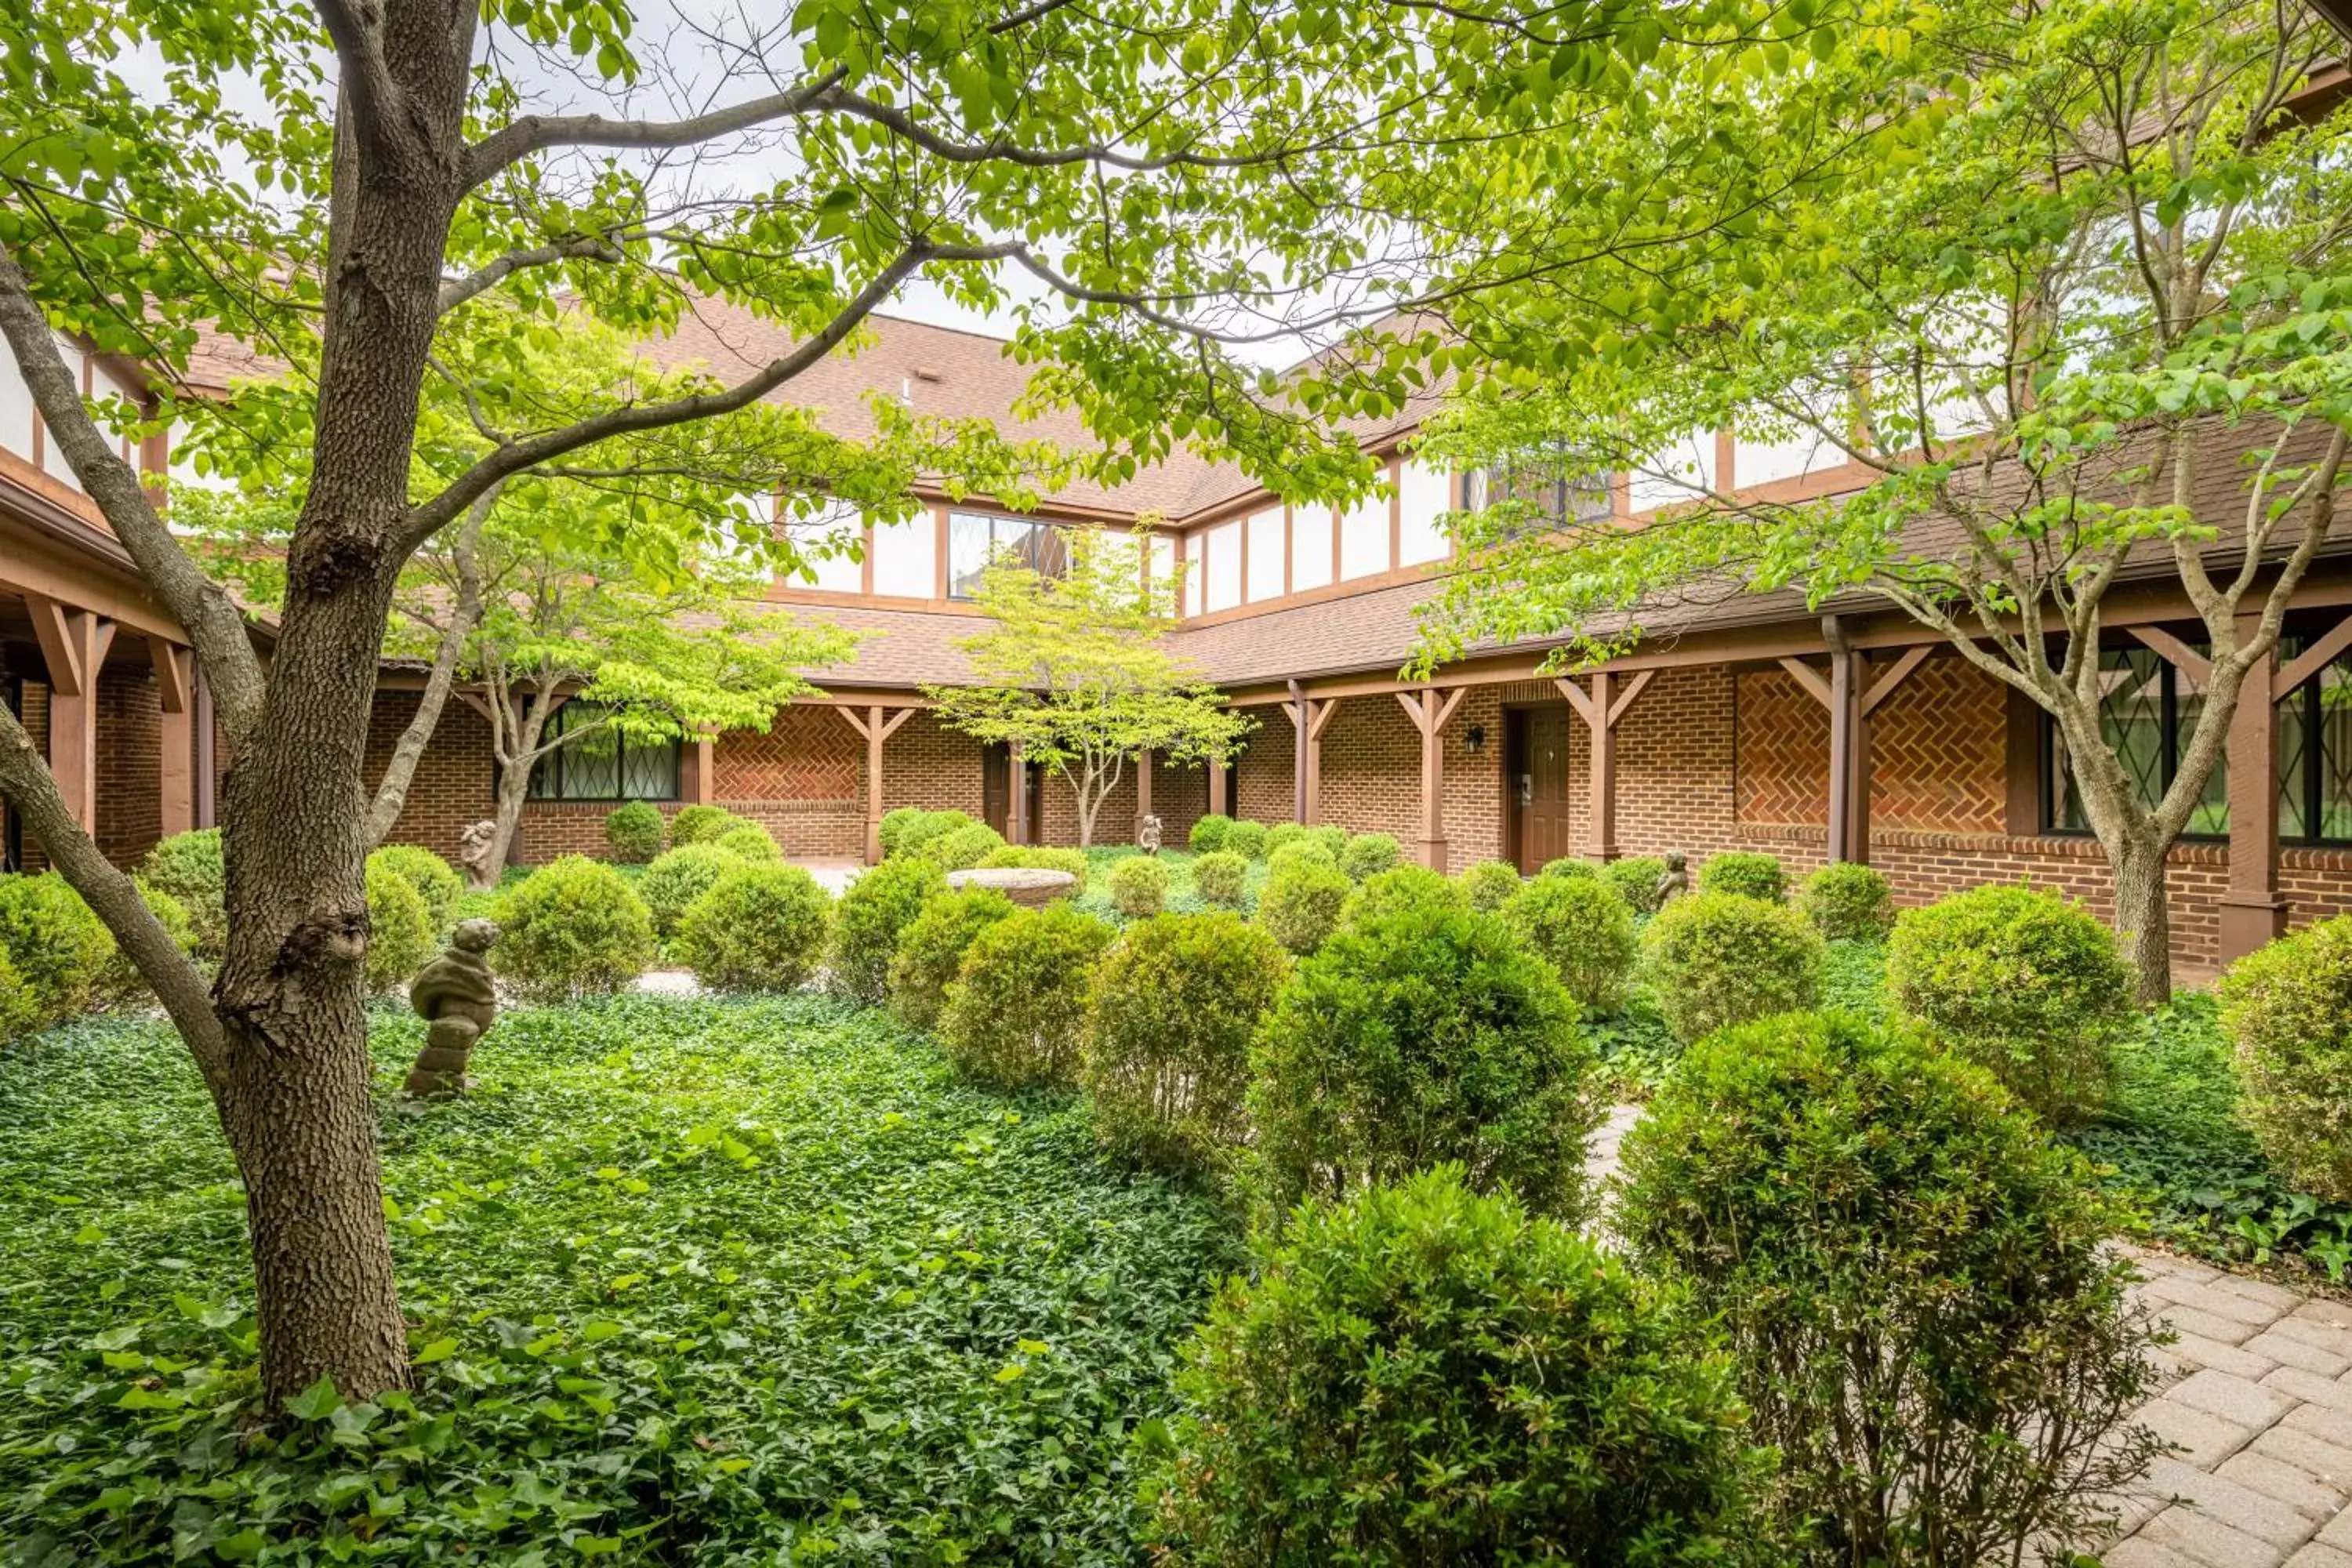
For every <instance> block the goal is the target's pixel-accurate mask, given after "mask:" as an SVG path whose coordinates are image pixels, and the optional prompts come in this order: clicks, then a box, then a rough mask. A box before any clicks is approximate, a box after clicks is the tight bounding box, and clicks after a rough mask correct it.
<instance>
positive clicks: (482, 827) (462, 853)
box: [457, 819, 499, 888]
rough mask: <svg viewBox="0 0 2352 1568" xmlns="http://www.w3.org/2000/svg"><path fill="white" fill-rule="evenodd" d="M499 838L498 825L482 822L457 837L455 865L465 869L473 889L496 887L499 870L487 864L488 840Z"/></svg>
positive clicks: (468, 881) (470, 826) (488, 858)
mask: <svg viewBox="0 0 2352 1568" xmlns="http://www.w3.org/2000/svg"><path fill="white" fill-rule="evenodd" d="M498 836H499V825H498V824H497V823H495V822H491V821H488V820H487V819H486V820H484V821H481V822H477V823H473V824H471V825H469V826H467V828H466V829H465V831H464V832H462V833H460V834H458V835H457V864H458V865H460V866H463V867H464V868H466V880H467V883H468V884H469V885H470V886H472V887H475V888H491V887H496V886H497V885H498V880H499V868H497V867H496V866H493V865H491V864H490V863H489V860H490V840H491V839H493V838H496V837H498Z"/></svg>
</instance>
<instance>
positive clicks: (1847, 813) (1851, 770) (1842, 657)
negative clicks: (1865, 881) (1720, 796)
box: [1780, 616, 1934, 865]
mask: <svg viewBox="0 0 2352 1568" xmlns="http://www.w3.org/2000/svg"><path fill="white" fill-rule="evenodd" d="M1822 637H1823V638H1824V639H1825V640H1826V641H1827V642H1828V644H1829V647H1830V667H1829V674H1828V676H1827V678H1826V679H1824V678H1823V676H1822V672H1821V671H1820V670H1818V669H1816V668H1813V667H1812V666H1811V665H1810V664H1807V663H1806V662H1805V661H1804V660H1803V659H1801V658H1782V659H1781V660H1780V668H1782V669H1784V670H1786V671H1787V672H1788V674H1789V676H1790V679H1793V680H1794V681H1796V683H1797V684H1798V685H1799V686H1800V687H1801V688H1802V689H1804V691H1805V694H1806V695H1807V696H1809V697H1811V699H1812V700H1814V701H1816V702H1818V703H1820V704H1821V705H1822V707H1823V708H1826V709H1828V710H1829V715H1830V798H1829V834H1828V838H1829V858H1831V859H1832V860H1852V861H1853V862H1854V863H1855V864H1857V865H1867V864H1869V862H1870V716H1871V714H1872V713H1874V712H1875V711H1876V710H1877V709H1878V705H1879V704H1880V703H1882V702H1884V701H1885V700H1887V699H1888V698H1889V697H1891V696H1893V695H1894V694H1895V688H1896V687H1898V686H1900V685H1902V684H1903V682H1904V681H1905V680H1906V679H1909V678H1910V675H1911V672H1912V671H1913V670H1915V669H1916V668H1919V666H1920V665H1921V664H1923V663H1925V662H1926V661H1927V656H1928V655H1929V654H1930V653H1931V652H1933V651H1934V649H1933V648H1932V647H1929V646H1927V645H1922V646H1920V647H1912V648H1906V649H1905V650H1904V652H1903V655H1902V657H1901V658H1897V659H1896V660H1895V663H1894V664H1893V666H1892V667H1890V668H1888V669H1887V671H1886V673H1885V674H1884V675H1882V676H1880V677H1878V678H1877V679H1875V680H1874V679H1871V676H1870V663H1869V660H1868V658H1866V657H1865V656H1864V653H1863V651H1862V649H1860V648H1858V647H1853V646H1852V645H1851V644H1849V643H1848V642H1847V641H1846V639H1845V632H1844V629H1843V626H1840V624H1839V622H1838V618H1837V617H1836V616H1823V617H1822Z"/></svg>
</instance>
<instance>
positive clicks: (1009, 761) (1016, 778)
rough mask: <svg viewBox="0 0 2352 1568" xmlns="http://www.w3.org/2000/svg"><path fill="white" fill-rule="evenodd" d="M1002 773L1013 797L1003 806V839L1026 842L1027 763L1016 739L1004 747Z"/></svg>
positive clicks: (1019, 842)
mask: <svg viewBox="0 0 2352 1568" xmlns="http://www.w3.org/2000/svg"><path fill="white" fill-rule="evenodd" d="M1004 773H1005V784H1006V785H1007V787H1009V788H1010V789H1011V790H1012V791H1013V799H1012V801H1011V802H1010V803H1009V804H1008V805H1006V806H1005V808H1004V826H1005V829H1006V831H1005V835H1004V837H1005V841H1006V842H1007V843H1011V844H1026V843H1028V842H1029V837H1030V835H1029V763H1028V760H1027V758H1026V757H1025V756H1024V754H1023V753H1022V750H1021V742H1018V741H1014V742H1011V743H1010V744H1008V745H1007V746H1006V747H1005V748H1004Z"/></svg>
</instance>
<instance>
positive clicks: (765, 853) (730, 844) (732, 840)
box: [703, 818, 784, 860]
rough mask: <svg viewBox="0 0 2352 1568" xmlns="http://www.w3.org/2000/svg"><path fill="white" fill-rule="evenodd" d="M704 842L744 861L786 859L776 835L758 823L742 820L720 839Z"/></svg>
mask: <svg viewBox="0 0 2352 1568" xmlns="http://www.w3.org/2000/svg"><path fill="white" fill-rule="evenodd" d="M703 842H704V843H707V844H716V845H718V846H719V847H720V848H722V849H725V850H727V851H728V852H729V853H730V854H732V855H733V856H735V857H736V858H738V859H742V860H781V859H782V858H784V852H783V849H782V847H781V846H779V845H778V844H777V843H776V837H775V835H774V834H772V833H770V832H769V831H768V830H767V829H766V828H764V827H762V826H760V825H759V824H758V823H756V822H747V821H743V820H741V819H740V818H739V819H738V820H737V821H736V822H735V823H734V824H733V825H732V826H730V827H729V828H728V829H727V830H726V831H725V832H724V833H721V834H720V835H719V837H716V838H709V839H705V840H703Z"/></svg>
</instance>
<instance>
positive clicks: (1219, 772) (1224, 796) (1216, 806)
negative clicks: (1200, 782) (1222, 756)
mask: <svg viewBox="0 0 2352 1568" xmlns="http://www.w3.org/2000/svg"><path fill="white" fill-rule="evenodd" d="M1232 807H1233V773H1232V771H1231V770H1230V769H1228V768H1227V767H1226V766H1225V764H1224V763H1221V762H1213V763H1210V764H1209V815H1210V816H1232V815H1233V809H1232Z"/></svg>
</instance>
